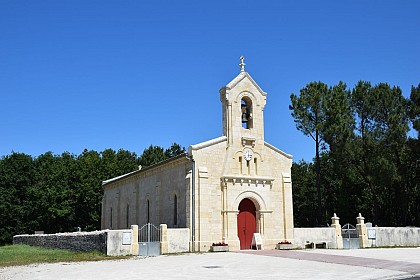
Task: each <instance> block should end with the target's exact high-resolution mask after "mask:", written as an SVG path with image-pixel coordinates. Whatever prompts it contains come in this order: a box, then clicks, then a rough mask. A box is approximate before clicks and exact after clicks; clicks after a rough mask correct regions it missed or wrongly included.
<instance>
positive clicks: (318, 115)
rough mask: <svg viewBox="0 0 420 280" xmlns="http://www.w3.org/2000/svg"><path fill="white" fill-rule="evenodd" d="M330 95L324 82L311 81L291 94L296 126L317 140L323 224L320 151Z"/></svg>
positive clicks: (316, 168) (322, 220)
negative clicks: (298, 91) (298, 93)
mask: <svg viewBox="0 0 420 280" xmlns="http://www.w3.org/2000/svg"><path fill="white" fill-rule="evenodd" d="M326 95H328V86H327V85H326V84H324V83H322V82H311V83H309V84H307V85H306V87H304V88H302V89H301V90H300V95H299V96H297V95H295V94H293V93H292V94H291V95H290V99H291V103H292V104H291V105H290V106H289V109H290V110H291V111H292V117H293V118H294V121H295V123H296V128H297V129H298V130H300V131H302V132H303V134H304V135H306V136H308V137H310V138H312V140H314V141H315V170H316V189H317V202H318V207H317V210H318V211H317V213H318V215H317V220H318V223H319V224H323V222H324V218H323V214H322V212H323V211H322V199H321V198H322V193H321V165H320V164H321V162H320V152H321V148H322V143H323V141H322V137H321V133H322V130H323V128H324V124H325V118H326V112H325V98H326Z"/></svg>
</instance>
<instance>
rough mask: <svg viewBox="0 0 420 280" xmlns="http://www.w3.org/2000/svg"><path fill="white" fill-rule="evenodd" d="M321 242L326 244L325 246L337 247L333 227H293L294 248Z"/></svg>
mask: <svg viewBox="0 0 420 280" xmlns="http://www.w3.org/2000/svg"><path fill="white" fill-rule="evenodd" d="M340 238H341V236H340ZM323 242H325V243H326V244H327V248H337V237H336V231H335V229H334V228H332V227H331V228H329V227H326V228H295V229H294V241H293V247H294V248H305V245H308V244H310V243H314V244H321V243H323Z"/></svg>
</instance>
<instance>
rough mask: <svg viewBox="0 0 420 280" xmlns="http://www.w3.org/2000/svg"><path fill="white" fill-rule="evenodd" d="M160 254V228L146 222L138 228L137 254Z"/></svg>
mask: <svg viewBox="0 0 420 280" xmlns="http://www.w3.org/2000/svg"><path fill="white" fill-rule="evenodd" d="M159 255H160V228H159V227H157V226H155V225H153V224H151V223H147V224H145V225H143V226H142V227H141V228H140V229H139V256H159Z"/></svg>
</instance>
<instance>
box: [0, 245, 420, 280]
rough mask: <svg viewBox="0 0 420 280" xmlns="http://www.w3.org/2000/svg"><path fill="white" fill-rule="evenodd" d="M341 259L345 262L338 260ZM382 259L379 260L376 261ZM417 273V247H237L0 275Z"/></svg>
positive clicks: (391, 275)
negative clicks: (224, 251) (312, 248)
mask: <svg viewBox="0 0 420 280" xmlns="http://www.w3.org/2000/svg"><path fill="white" fill-rule="evenodd" d="M343 260H344V261H347V260H348V263H346V264H343ZM381 260H382V261H381ZM415 276H420V248H393V249H360V250H299V251H277V250H267V251H258V252H257V251H241V252H230V253H205V254H183V255H170V256H159V257H150V258H140V257H136V258H132V259H127V260H117V261H100V262H79V263H55V264H34V265H29V266H20V267H8V268H2V269H0V279H2V280H3V279H4V280H5V279H13V280H20V279H22V280H23V279H25V280H26V279H43V280H48V279H54V280H57V279H90V280H91V279H101V280H106V279H220V278H221V279H244V278H246V279H324V280H325V279H340V280H343V279H352V280H354V279H406V278H411V277H415Z"/></svg>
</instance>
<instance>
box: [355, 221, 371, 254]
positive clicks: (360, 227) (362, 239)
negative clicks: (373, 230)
mask: <svg viewBox="0 0 420 280" xmlns="http://www.w3.org/2000/svg"><path fill="white" fill-rule="evenodd" d="M356 220H357V224H356V229H357V232H358V233H359V246H360V248H366V247H368V244H369V242H368V236H367V229H366V224H365V218H363V217H362V214H360V213H359V216H357V217H356Z"/></svg>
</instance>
